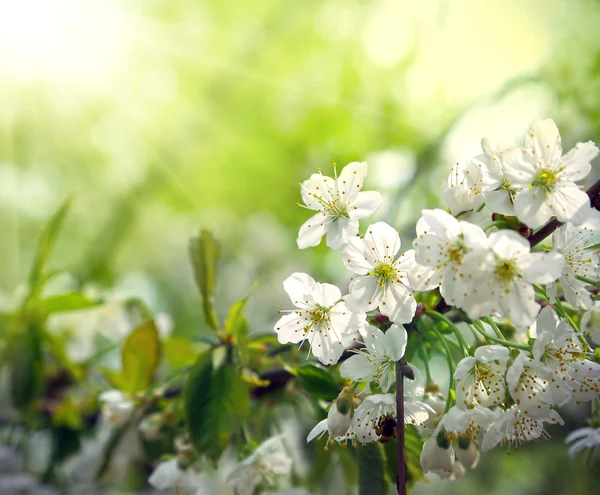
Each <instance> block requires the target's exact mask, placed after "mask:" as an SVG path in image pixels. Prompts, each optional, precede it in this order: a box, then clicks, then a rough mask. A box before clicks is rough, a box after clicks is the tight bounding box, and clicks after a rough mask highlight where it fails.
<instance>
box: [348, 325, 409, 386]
mask: <svg viewBox="0 0 600 495" xmlns="http://www.w3.org/2000/svg"><path fill="white" fill-rule="evenodd" d="M365 334H366V335H365V338H364V341H365V348H364V349H360V350H359V351H357V353H356V354H355V355H354V356H352V357H350V358H349V359H347V360H346V361H344V362H343V363H342V366H341V367H340V374H341V375H342V377H344V378H350V379H351V380H354V381H357V382H367V383H368V382H372V381H376V382H377V383H378V384H379V386H380V387H381V389H382V390H384V391H386V392H387V391H388V390H389V388H390V386H391V385H392V383H394V382H395V377H396V373H395V364H396V362H398V361H400V359H401V358H402V357H403V356H404V350H405V349H406V343H407V341H408V335H407V333H406V330H405V329H404V327H403V326H402V325H396V324H393V325H392V326H391V327H390V328H389V329H388V330H387V331H386V332H385V333H383V332H382V331H381V330H379V329H378V328H377V327H374V326H372V325H368V326H367V328H366V330H365Z"/></svg>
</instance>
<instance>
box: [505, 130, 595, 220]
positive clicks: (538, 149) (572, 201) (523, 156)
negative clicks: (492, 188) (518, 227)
mask: <svg viewBox="0 0 600 495" xmlns="http://www.w3.org/2000/svg"><path fill="white" fill-rule="evenodd" d="M562 152H563V150H562V147H561V139H560V134H559V132H558V128H557V127H556V124H555V123H554V121H553V120H551V119H546V120H541V119H536V120H534V121H533V122H532V124H531V127H530V129H529V132H528V134H527V138H526V140H525V149H524V150H517V149H513V150H507V151H506V152H505V153H504V161H503V164H504V174H505V176H506V177H507V178H508V180H509V182H510V184H511V186H512V187H514V188H515V189H516V190H517V191H518V192H517V194H516V196H515V210H516V213H517V216H518V217H519V220H521V221H522V222H524V223H525V224H527V226H528V227H531V228H538V227H540V226H541V225H543V224H544V223H546V222H547V221H548V220H550V219H551V218H552V217H553V216H556V218H557V219H558V220H559V221H561V222H567V221H572V222H573V223H575V225H578V224H579V223H580V222H581V219H579V218H578V217H579V216H580V215H581V214H582V212H584V211H585V210H586V209H587V208H589V205H590V199H589V197H588V195H587V194H586V193H585V192H584V191H583V190H581V189H580V188H579V186H577V184H575V182H576V181H578V180H581V179H584V178H585V177H587V176H588V174H589V173H590V171H591V168H592V165H591V163H590V162H591V161H592V160H593V159H594V158H596V156H597V155H598V148H597V147H596V145H595V144H594V143H593V142H592V141H588V142H586V143H578V144H577V145H575V148H573V149H572V150H571V151H569V152H568V153H567V154H565V155H564V156H563V154H562Z"/></svg>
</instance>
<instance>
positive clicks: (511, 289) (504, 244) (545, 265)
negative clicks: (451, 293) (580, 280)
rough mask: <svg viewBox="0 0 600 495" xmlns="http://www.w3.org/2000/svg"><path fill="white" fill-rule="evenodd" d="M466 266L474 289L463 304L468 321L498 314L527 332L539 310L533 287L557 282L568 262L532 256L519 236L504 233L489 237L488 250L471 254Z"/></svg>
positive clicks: (555, 255)
mask: <svg viewBox="0 0 600 495" xmlns="http://www.w3.org/2000/svg"><path fill="white" fill-rule="evenodd" d="M463 264H464V266H465V273H466V278H467V280H469V281H470V286H471V292H470V294H469V297H467V298H465V300H464V303H463V307H464V309H465V310H466V312H467V313H468V315H469V317H471V318H479V317H481V316H486V315H491V314H498V315H500V316H504V317H508V318H509V319H510V320H511V322H512V323H513V324H514V325H515V326H516V327H517V328H525V327H528V326H530V325H531V324H532V323H533V321H534V320H535V318H536V316H537V314H538V312H539V310H540V305H539V304H538V303H537V302H536V301H535V291H534V289H533V285H532V284H533V283H540V284H547V283H550V282H553V281H554V280H556V279H557V278H558V277H559V276H560V274H561V272H562V269H563V267H564V265H565V259H564V257H563V256H562V255H561V254H560V253H532V252H531V247H530V245H529V242H527V240H526V239H524V238H523V237H522V236H520V235H519V234H518V233H517V232H514V231H512V230H501V231H499V232H494V233H492V234H490V236H489V238H488V246H487V248H486V249H484V250H476V251H473V252H471V253H469V254H468V255H467V256H466V257H465V260H464V262H463Z"/></svg>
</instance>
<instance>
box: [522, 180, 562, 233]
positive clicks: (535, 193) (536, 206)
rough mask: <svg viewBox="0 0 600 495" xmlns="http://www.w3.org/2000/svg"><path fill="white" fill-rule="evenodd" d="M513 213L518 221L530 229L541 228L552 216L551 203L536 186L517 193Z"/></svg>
mask: <svg viewBox="0 0 600 495" xmlns="http://www.w3.org/2000/svg"><path fill="white" fill-rule="evenodd" d="M515 211H516V213H517V217H518V218H519V220H521V222H523V223H524V224H525V225H527V226H528V227H531V228H532V229H537V228H538V227H541V226H542V225H544V224H545V223H546V222H548V220H550V219H551V218H552V217H553V216H554V209H553V208H552V202H551V201H550V200H549V197H548V195H547V194H546V193H545V192H544V191H543V190H542V188H541V187H538V186H535V187H532V188H528V189H523V190H522V191H520V192H519V193H517V195H516V197H515Z"/></svg>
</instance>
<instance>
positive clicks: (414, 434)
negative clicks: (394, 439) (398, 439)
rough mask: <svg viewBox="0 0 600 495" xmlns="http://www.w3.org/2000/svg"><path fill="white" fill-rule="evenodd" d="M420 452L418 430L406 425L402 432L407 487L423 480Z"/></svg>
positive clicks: (421, 447) (421, 445) (420, 442)
mask: <svg viewBox="0 0 600 495" xmlns="http://www.w3.org/2000/svg"><path fill="white" fill-rule="evenodd" d="M421 450H423V441H422V440H421V435H420V434H419V430H418V429H417V427H416V426H414V425H407V426H406V428H405V431H404V451H405V453H406V473H407V475H408V486H412V485H413V484H414V483H416V482H417V481H422V480H423V479H424V477H423V469H422V468H421V460H420V458H421ZM394 479H395V478H394Z"/></svg>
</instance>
